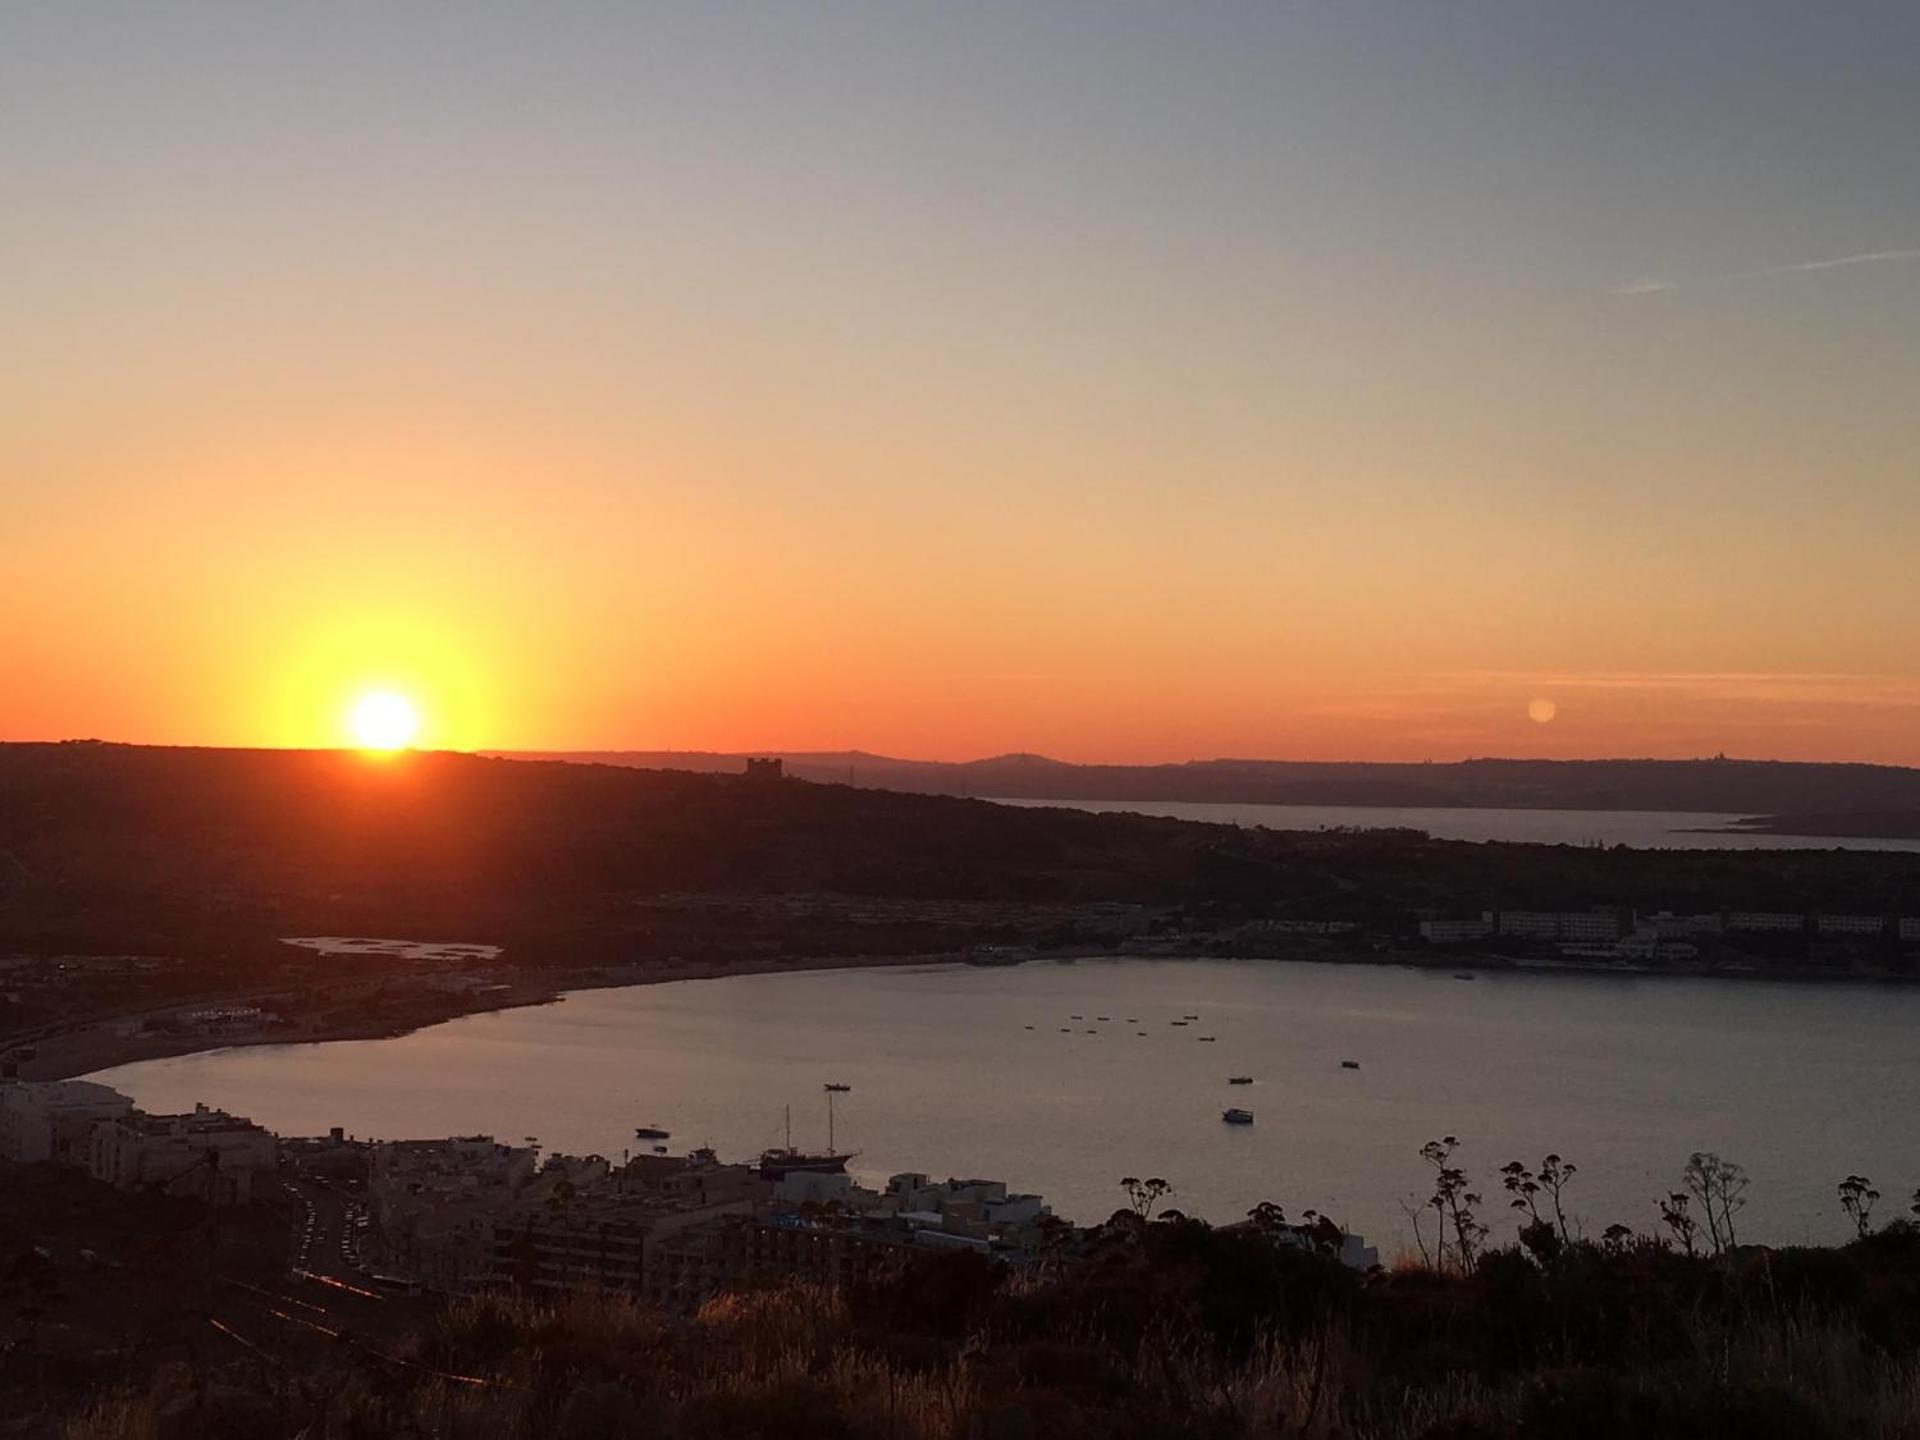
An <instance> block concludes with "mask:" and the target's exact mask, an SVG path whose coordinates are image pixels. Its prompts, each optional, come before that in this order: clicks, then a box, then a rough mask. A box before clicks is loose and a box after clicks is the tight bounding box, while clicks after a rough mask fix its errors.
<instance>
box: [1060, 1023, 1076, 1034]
mask: <svg viewBox="0 0 1920 1440" xmlns="http://www.w3.org/2000/svg"><path fill="white" fill-rule="evenodd" d="M1060 1033H1061V1034H1062V1035H1071V1034H1073V1031H1071V1030H1069V1029H1068V1028H1067V1027H1066V1026H1064V1025H1062V1026H1061V1027H1060Z"/></svg>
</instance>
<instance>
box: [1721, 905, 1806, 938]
mask: <svg viewBox="0 0 1920 1440" xmlns="http://www.w3.org/2000/svg"><path fill="white" fill-rule="evenodd" d="M1806 928H1807V917H1806V916H1804V915H1794V914H1789V913H1788V912H1786V911H1784V910H1731V911H1728V912H1727V929H1729V930H1751V931H1762V932H1774V933H1780V934H1786V933H1792V934H1798V933H1800V932H1801V931H1803V930H1805V929H1806Z"/></svg>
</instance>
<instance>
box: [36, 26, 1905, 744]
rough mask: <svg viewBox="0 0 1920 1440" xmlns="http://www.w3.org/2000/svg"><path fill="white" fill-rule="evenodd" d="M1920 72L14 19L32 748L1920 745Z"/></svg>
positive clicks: (1551, 43) (1839, 30)
mask: <svg viewBox="0 0 1920 1440" xmlns="http://www.w3.org/2000/svg"><path fill="white" fill-rule="evenodd" d="M1917 72H1920V7H1917V6H1915V5H1913V4H1911V3H1907V0H1886V3H1873V4H1868V3H1846V0H1840V3H1834V4H1823V5H1819V6H1812V5H1806V4H1804V3H1793V4H1785V3H1771V0H1698V3H1689V4H1682V5H1676V4H1673V3H1671V0H1664V3H1658V4H1655V3H1644V4H1642V3H1631V0H1614V3H1609V4H1605V5H1596V4H1587V3H1572V0H1512V3H1476V0H1455V3H1448V4H1445V5H1437V4H1432V3H1430V0H1406V3H1401V4H1380V3H1368V0H1343V3H1340V4H1338V5H1334V4H1317V3H1316V4H1307V3H1283V0H1268V3H1262V4H1207V3H1196V4H1162V5H1134V4H1126V3H1101V4H1058V3H1056V4H1038V3H1026V4H994V3H982V4H968V5H943V6H918V5H911V4H900V3H888V4H873V5H843V4H799V3H795V4H779V5H761V6H744V5H743V6H735V5H728V4H717V3H706V4H700V5H684V4H660V5H648V4H641V3H620V4H612V3H609V4H584V3H575V4H568V3H557V4H550V5H540V6H534V5H503V4H487V3H467V4H462V5H459V6H441V5H424V4H419V5H395V4H391V3H380V4H362V3H352V0H346V3H334V4H329V5H326V6H312V5H292V4H273V3H260V0H248V3H234V4H205V3H197V4H196V3H168V4H150V3H142V4H128V5H112V4H70V3H49V4H33V3H15V4H9V5H7V6H5V7H4V8H3V9H0V287H4V292H5V295H6V301H7V304H6V323H5V325H4V327H3V328H0V381H4V384H0V585H4V587H5V588H4V594H5V596H6V602H5V617H6V618H5V621H4V623H0V738H13V739H27V738H55V737H62V736H79V735H94V736H101V737H104V738H112V739H126V740H142V741H156V742H180V743H207V744H274V745H280V744H334V743H339V742H340V741H341V739H342V738H343V737H342V731H341V725H342V717H343V715H344V713H345V711H346V709H347V707H348V706H349V704H350V703H351V701H352V699H353V697H354V696H355V695H357V694H359V693H361V692H362V691H364V690H365V689H367V688H370V687H382V688H392V689H397V690H400V691H402V692H404V693H406V694H408V695H410V696H412V697H414V698H415V700H416V702H417V703H418V705H419V706H420V708H421V710H422V713H423V720H424V727H425V728H424V730H423V734H422V741H423V743H426V744H440V745H451V746H457V747H474V748H478V747H489V748H491V747H499V748H569V747H580V748H613V747H622V746H627V747H633V748H657V747H685V748H709V749H753V748H776V747H777V748H786V749H801V748H821V749H830V748H842V747H853V746H857V747H861V748H866V749H869V750H875V751H883V752H890V753H897V754H909V755H916V756H925V757H929V758H964V757H969V756H974V755H981V754H989V753H994V752H997V751H1004V750H1009V749H1022V750H1035V751H1042V752H1045V753H1049V754H1054V755H1058V756H1060V757H1062V758H1067V759H1080V760H1112V761H1144V760H1177V759H1185V758H1189V757H1194V756H1216V755H1248V756H1253V755H1258V756H1274V757H1299V758H1362V759H1424V758H1435V759H1450V758H1457V757H1460V756H1464V755H1488V754H1506V755H1567V756H1593V755H1698V754H1711V753H1714V752H1716V751H1726V752H1728V753H1734V754H1742V755H1754V756H1775V757H1782V758H1806V759H1871V760H1883V761H1898V762H1904V763H1920V724H1916V721H1920V645H1917V644H1916V639H1917V638H1920V636H1917V635H1916V630H1917V629H1920V623H1917V620H1920V549H1917V547H1916V537H1920V86H1916V85H1915V84H1914V82H1913V77H1914V75H1915V73H1917ZM1542 699H1546V700H1551V701H1552V706H1551V714H1552V717H1553V718H1552V719H1551V720H1547V721H1545V722H1542V721H1541V720H1539V719H1536V718H1530V715H1529V706H1530V705H1531V704H1532V702H1534V701H1536V700H1542ZM1533 713H1534V714H1535V715H1539V714H1542V713H1546V712H1545V710H1544V709H1543V707H1538V706H1535V707H1534V710H1533Z"/></svg>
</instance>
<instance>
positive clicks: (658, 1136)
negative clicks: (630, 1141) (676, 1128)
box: [633, 1125, 673, 1140]
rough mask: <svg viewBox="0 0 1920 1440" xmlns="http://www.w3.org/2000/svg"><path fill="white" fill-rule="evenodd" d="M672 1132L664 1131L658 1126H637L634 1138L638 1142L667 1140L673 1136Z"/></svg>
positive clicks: (634, 1128) (634, 1129) (634, 1130)
mask: <svg viewBox="0 0 1920 1440" xmlns="http://www.w3.org/2000/svg"><path fill="white" fill-rule="evenodd" d="M672 1134H673V1132H672V1131H671V1130H662V1129H661V1128H660V1127H659V1126H658V1125H636V1126H634V1127H633V1138H634V1139H636V1140H666V1139H668V1138H670V1137H671V1136H672Z"/></svg>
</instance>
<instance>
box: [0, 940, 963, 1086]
mask: <svg viewBox="0 0 1920 1440" xmlns="http://www.w3.org/2000/svg"><path fill="white" fill-rule="evenodd" d="M964 960H965V956H964V955H962V954H957V953H952V952H948V953H940V954H921V955H875V956H858V955H856V956H845V955H834V956H808V957H805V958H802V959H795V960H784V961H778V962H761V961H751V960H749V961H742V962H738V963H733V964H724V963H706V962H688V961H683V962H681V963H680V964H677V965H673V964H662V965H634V966H627V967H622V968H618V969H613V968H608V969H599V970H594V971H588V972H581V973H565V972H562V973H561V974H560V975H558V976H556V977H554V978H552V979H542V980H541V981H539V982H538V983H529V982H527V981H522V982H519V983H514V982H511V981H510V982H508V983H507V985H506V988H505V990H504V992H493V993H490V994H488V993H482V994H481V995H478V996H474V995H469V996H464V997H456V996H453V995H448V996H446V997H445V998H446V999H448V1000H449V1001H454V1000H458V999H466V1000H469V1001H472V1002H474V1003H469V1004H464V1005H462V1004H457V1003H455V1004H449V1005H446V1006H444V1007H440V1008H437V1009H436V1008H429V1007H422V1010H421V1013H419V1014H417V1015H410V1016H408V1017H406V1018H405V1019H391V1018H388V1019H378V1020H369V1021H366V1022H363V1023H359V1024H352V1023H342V1024H333V1025H316V1026H313V1027H311V1028H307V1029H302V1030H300V1031H298V1032H287V1031H279V1030H272V1031H258V1032H246V1033H239V1034H233V1035H210V1034H203V1035H161V1034H135V1035H125V1034H120V1033H118V1032H119V1029H120V1027H121V1026H123V1025H124V1024H125V1023H126V1021H127V1019H128V1018H129V1017H127V1016H124V1015H122V1016H115V1017H107V1018H99V1019H95V1020H92V1021H89V1022H88V1023H87V1024H85V1025H83V1026H80V1027H78V1028H76V1029H73V1030H69V1031H64V1032H61V1033H58V1034H54V1035H48V1036H43V1037H40V1038H38V1039H36V1040H33V1041H31V1042H29V1043H31V1044H32V1046H33V1048H34V1049H35V1051H36V1052H37V1053H36V1054H35V1056H34V1058H33V1059H32V1060H28V1061H23V1062H22V1063H21V1064H20V1075H19V1078H20V1079H22V1080H76V1079H81V1078H84V1077H86V1076H89V1075H94V1074H97V1073H99V1072H100V1071H103V1070H114V1069H118V1068H119V1067H120V1066H122V1065H137V1064H141V1063H143V1062H145V1061H148V1060H173V1059H179V1058H182V1057H184V1056H188V1055H204V1054H211V1053H212V1052H214V1051H216V1050H247V1049H255V1048H258V1047H260V1046H265V1045H327V1044H332V1043H334V1042H336V1041H341V1040H393V1039H397V1038H399V1037H400V1036H402V1035H411V1034H413V1033H414V1032H415V1031H418V1030H426V1029H430V1028H431V1027H433V1026H435V1025H445V1024H447V1023H449V1022H450V1021H454V1020H461V1019H464V1018H466V1017H467V1016H469V1015H492V1014H497V1013H499V1012H500V1011H503V1010H521V1009H525V1008H528V1007H530V1006H535V1005H553V1004H557V1003H559V1002H560V1001H561V1000H563V999H565V998H566V996H567V995H569V994H572V993H574V992H577V991H585V990H618V989H626V988H630V987H635V986H641V985H665V984H671V983H673V982H675V981H680V980H724V979H726V978H727V977H728V976H731V975H768V974H786V973H792V972H796V971H812V970H860V969H868V968H878V967H883V966H886V967H897V966H907V965H940V964H960V963H964ZM222 998H223V999H224V1001H225V1002H226V1003H229V1004H245V1003H249V1002H255V1001H259V1000H261V999H267V998H271V997H269V996H264V995H260V994H253V993H239V994H234V995H231V996H225V997H222ZM197 1003H206V1002H205V1001H204V1000H203V1001H201V1002H197ZM0 1043H5V1042H4V1039H3V1037H0Z"/></svg>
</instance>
